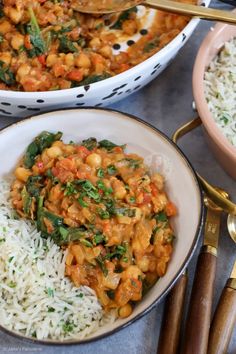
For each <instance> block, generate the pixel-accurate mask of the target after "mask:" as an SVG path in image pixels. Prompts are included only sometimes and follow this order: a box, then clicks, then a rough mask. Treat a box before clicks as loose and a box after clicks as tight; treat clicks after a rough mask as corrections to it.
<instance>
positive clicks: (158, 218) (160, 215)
mask: <svg viewBox="0 0 236 354" xmlns="http://www.w3.org/2000/svg"><path fill="white" fill-rule="evenodd" d="M154 219H156V221H157V222H158V221H161V222H166V221H168V218H167V215H166V213H165V212H164V211H160V212H159V213H158V214H156V215H155V216H154Z"/></svg>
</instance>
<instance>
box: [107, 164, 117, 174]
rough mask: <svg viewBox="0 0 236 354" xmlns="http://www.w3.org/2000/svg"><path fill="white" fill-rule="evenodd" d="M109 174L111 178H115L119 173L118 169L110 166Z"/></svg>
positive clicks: (108, 168)
mask: <svg viewBox="0 0 236 354" xmlns="http://www.w3.org/2000/svg"><path fill="white" fill-rule="evenodd" d="M107 173H108V174H109V175H110V176H113V175H115V174H116V173H117V169H116V167H115V166H114V165H109V166H107Z"/></svg>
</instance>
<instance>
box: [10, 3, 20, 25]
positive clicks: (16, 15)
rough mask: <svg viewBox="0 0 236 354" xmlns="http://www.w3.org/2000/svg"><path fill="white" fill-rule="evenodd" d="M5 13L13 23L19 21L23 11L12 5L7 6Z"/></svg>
mask: <svg viewBox="0 0 236 354" xmlns="http://www.w3.org/2000/svg"><path fill="white" fill-rule="evenodd" d="M7 15H8V16H9V17H10V19H11V20H12V22H14V23H16V24H17V23H19V22H20V20H21V18H22V16H23V11H22V10H18V9H15V8H14V7H11V8H9V10H8V11H7Z"/></svg>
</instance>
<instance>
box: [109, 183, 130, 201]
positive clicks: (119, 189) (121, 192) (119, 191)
mask: <svg viewBox="0 0 236 354" xmlns="http://www.w3.org/2000/svg"><path fill="white" fill-rule="evenodd" d="M112 187H113V189H114V195H115V198H117V199H123V198H124V197H125V196H126V193H127V192H126V189H125V186H124V184H123V182H121V181H119V180H118V179H114V181H113V182H112Z"/></svg>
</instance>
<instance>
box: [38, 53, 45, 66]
mask: <svg viewBox="0 0 236 354" xmlns="http://www.w3.org/2000/svg"><path fill="white" fill-rule="evenodd" d="M38 61H39V62H40V64H41V65H42V66H46V55H45V54H42V55H39V56H38Z"/></svg>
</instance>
